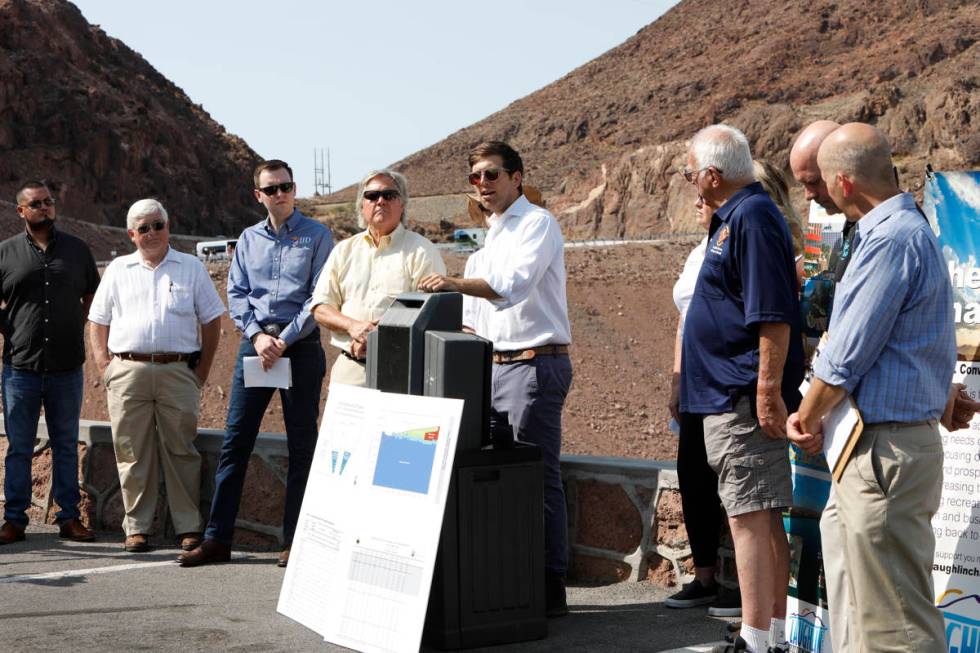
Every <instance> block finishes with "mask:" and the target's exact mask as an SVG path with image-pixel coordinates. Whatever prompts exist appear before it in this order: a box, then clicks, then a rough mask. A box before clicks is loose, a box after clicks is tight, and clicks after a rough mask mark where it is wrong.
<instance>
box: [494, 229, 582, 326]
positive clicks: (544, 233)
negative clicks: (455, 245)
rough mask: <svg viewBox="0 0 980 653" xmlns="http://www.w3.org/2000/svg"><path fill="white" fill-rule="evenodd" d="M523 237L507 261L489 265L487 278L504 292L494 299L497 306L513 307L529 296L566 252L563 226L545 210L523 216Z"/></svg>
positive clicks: (498, 308)
mask: <svg viewBox="0 0 980 653" xmlns="http://www.w3.org/2000/svg"><path fill="white" fill-rule="evenodd" d="M519 228H520V229H521V237H520V238H519V239H518V245H517V247H516V248H515V249H514V250H513V251H512V252H510V255H509V257H508V259H507V262H506V264H504V265H500V266H496V265H495V266H492V267H491V266H487V269H486V270H485V274H484V277H483V279H484V281H486V282H487V285H489V286H490V288H492V289H493V291H494V292H495V293H497V294H498V295H500V299H494V300H491V304H493V306H494V308H496V309H497V310H501V309H505V308H510V307H511V306H515V305H517V304H520V303H521V302H522V301H524V300H525V299H527V298H528V296H529V295H530V294H531V290H532V289H533V288H534V286H535V285H536V284H537V283H538V281H540V279H541V277H542V276H544V273H545V272H546V271H547V269H548V267H549V266H550V265H551V262H552V261H553V260H554V257H555V256H558V255H561V253H562V247H563V242H562V237H561V229H560V228H559V226H558V222H557V221H555V220H554V219H553V218H551V217H550V216H548V215H547V214H545V213H538V212H535V213H530V214H528V215H527V216H525V217H524V218H523V219H522V220H521V225H520V227H519Z"/></svg>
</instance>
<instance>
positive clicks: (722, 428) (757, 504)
mask: <svg viewBox="0 0 980 653" xmlns="http://www.w3.org/2000/svg"><path fill="white" fill-rule="evenodd" d="M750 401H751V399H750V398H749V397H740V398H739V399H738V401H737V402H736V403H735V411H734V412H731V413H721V414H718V415H705V416H704V448H705V451H706V452H707V454H708V464H709V465H710V466H711V469H713V470H714V471H715V473H716V474H718V496H719V497H720V498H721V504H722V505H723V506H724V507H725V511H726V512H727V513H728V516H729V517H734V516H735V515H742V514H745V513H749V512H755V511H757V510H771V509H774V508H785V507H787V506H790V505H792V504H793V483H792V480H791V479H790V471H789V451H788V445H787V443H786V440H773V439H772V438H770V437H769V436H768V435H766V434H765V433H764V432H763V431H762V429H761V428H760V427H759V422H758V421H757V420H756V419H755V417H753V415H752V407H751V405H750V404H749V402H750Z"/></svg>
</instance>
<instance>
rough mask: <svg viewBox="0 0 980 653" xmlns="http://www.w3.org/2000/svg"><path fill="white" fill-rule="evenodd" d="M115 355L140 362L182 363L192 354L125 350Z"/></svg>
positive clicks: (114, 354)
mask: <svg viewBox="0 0 980 653" xmlns="http://www.w3.org/2000/svg"><path fill="white" fill-rule="evenodd" d="M112 355H113V356H118V357H119V358H121V359H123V360H124V361H137V362H140V363H161V364H165V363H181V362H184V361H188V360H190V358H191V354H178V353H170V352H166V353H162V354H140V353H138V352H135V351H124V352H119V353H115V352H113V354H112Z"/></svg>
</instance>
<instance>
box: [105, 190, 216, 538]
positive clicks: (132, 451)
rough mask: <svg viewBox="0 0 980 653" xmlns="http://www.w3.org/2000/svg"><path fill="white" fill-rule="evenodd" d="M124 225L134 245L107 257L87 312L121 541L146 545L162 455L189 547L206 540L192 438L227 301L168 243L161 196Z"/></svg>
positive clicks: (174, 512)
mask: <svg viewBox="0 0 980 653" xmlns="http://www.w3.org/2000/svg"><path fill="white" fill-rule="evenodd" d="M126 226H127V232H128V234H129V238H130V239H131V240H132V241H133V244H134V245H136V249H137V251H136V252H134V253H132V254H129V255H126V256H120V257H119V258H117V259H115V260H114V261H113V262H112V263H110V264H109V267H107V268H106V271H105V274H104V275H103V276H102V283H101V284H100V285H99V289H98V291H97V292H96V294H95V298H94V300H93V301H92V308H91V310H90V312H89V321H90V322H92V328H91V330H90V331H89V339H90V344H91V347H92V353H93V355H94V358H95V362H96V364H97V365H98V367H99V370H101V371H102V373H103V381H104V383H105V386H106V388H107V390H108V400H109V419H110V421H111V422H112V442H113V447H114V448H115V453H116V467H117V470H118V472H119V484H120V487H121V489H122V499H123V507H124V508H125V510H126V517H125V519H124V520H123V530H124V531H125V532H126V542H125V548H126V550H127V551H130V552H140V551H146V550H148V549H149V544H148V542H147V536H148V535H149V533H150V529H151V526H152V524H153V515H154V513H155V511H156V505H157V498H158V490H159V480H158V470H159V468H160V467H161V463H162V467H163V478H164V482H165V483H166V488H167V502H168V505H169V508H170V517H171V519H172V520H173V524H174V528H175V530H176V531H177V533H178V540H179V543H180V546H181V548H183V549H184V550H185V551H187V550H190V549H192V548H194V547H195V546H197V545H198V543H199V542H200V533H201V513H200V507H199V504H200V488H201V456H200V454H199V453H198V451H197V449H195V447H194V438H195V437H196V436H197V418H198V415H199V413H200V401H201V388H202V387H203V386H204V382H205V381H206V380H207V378H208V372H209V371H210V369H211V363H212V361H213V359H214V353H215V350H216V349H217V347H218V340H219V338H220V335H221V315H222V314H223V313H224V312H225V307H224V305H223V304H222V303H221V298H220V297H219V296H218V292H217V291H216V290H215V288H214V283H213V282H212V281H211V278H210V276H208V272H207V270H206V269H205V268H204V265H203V264H202V263H201V262H200V261H199V260H197V258H195V257H194V256H191V255H189V254H183V253H181V252H177V251H175V250H174V249H172V248H171V247H170V227H169V222H168V218H167V211H166V210H165V209H164V208H163V205H161V204H160V203H159V202H157V201H156V200H152V199H146V200H140V201H138V202H136V203H135V204H133V206H132V207H131V208H130V209H129V214H128V215H127V216H126ZM198 325H200V335H199V334H198Z"/></svg>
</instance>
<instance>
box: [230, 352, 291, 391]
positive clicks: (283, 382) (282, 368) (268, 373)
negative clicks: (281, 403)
mask: <svg viewBox="0 0 980 653" xmlns="http://www.w3.org/2000/svg"><path fill="white" fill-rule="evenodd" d="M242 367H243V368H244V372H245V387H246V388H291V387H292V385H293V370H292V367H290V363H289V359H288V358H280V359H279V360H277V361H276V362H275V363H273V364H272V367H270V368H269V369H268V370H263V369H262V359H261V358H259V357H258V356H245V357H244V358H242Z"/></svg>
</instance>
